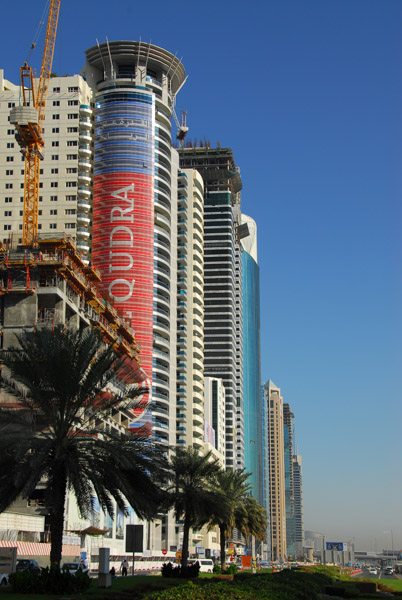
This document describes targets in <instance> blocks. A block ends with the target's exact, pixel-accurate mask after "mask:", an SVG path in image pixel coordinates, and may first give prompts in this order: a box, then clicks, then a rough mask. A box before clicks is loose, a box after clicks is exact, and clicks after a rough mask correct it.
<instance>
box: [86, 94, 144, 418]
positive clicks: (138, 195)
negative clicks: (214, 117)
mask: <svg viewBox="0 0 402 600" xmlns="http://www.w3.org/2000/svg"><path fill="white" fill-rule="evenodd" d="M154 126H155V105H154V98H153V96H152V94H151V93H147V92H145V91H144V92H139V91H138V92H137V91H134V90H133V89H132V88H112V89H110V90H104V91H103V92H100V93H99V94H98V95H97V102H96V108H95V177H94V199H93V229H92V244H93V253H92V261H93V265H94V266H95V267H96V268H97V269H99V270H100V272H101V276H102V290H103V292H106V293H107V294H108V295H109V296H110V297H111V298H112V299H113V301H114V305H115V307H116V308H117V309H120V310H122V311H123V314H124V316H125V317H126V318H127V319H129V320H130V322H131V326H132V328H133V329H134V331H135V335H136V340H137V343H138V344H139V346H140V349H141V353H140V358H141V366H142V368H143V370H144V371H145V372H146V374H147V375H148V378H149V383H150V386H151V376H152V337H153V336H152V333H153V322H152V317H153V262H154V184H153V175H154V148H155V143H154ZM144 400H145V401H143V402H142V403H141V408H138V409H135V410H134V414H133V423H132V426H133V427H137V428H140V427H141V428H144V427H145V428H148V429H150V423H151V417H150V412H149V410H148V409H147V406H148V400H149V399H148V398H145V399H144Z"/></svg>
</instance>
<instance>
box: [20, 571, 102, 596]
mask: <svg viewBox="0 0 402 600" xmlns="http://www.w3.org/2000/svg"><path fill="white" fill-rule="evenodd" d="M9 582H10V585H11V589H12V590H13V592H18V593H20V594H74V593H77V592H85V591H86V590H87V589H88V588H89V586H90V585H91V579H90V577H89V575H88V574H87V573H82V572H81V571H79V572H78V573H75V574H73V573H68V572H66V571H63V572H60V569H58V568H52V569H49V568H48V567H46V569H42V570H41V572H40V573H37V572H35V571H33V572H32V571H17V572H16V573H13V574H12V575H10V577H9Z"/></svg>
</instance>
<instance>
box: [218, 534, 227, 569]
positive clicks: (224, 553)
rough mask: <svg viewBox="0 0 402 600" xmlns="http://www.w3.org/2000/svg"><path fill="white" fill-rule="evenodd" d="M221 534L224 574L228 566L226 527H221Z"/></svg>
mask: <svg viewBox="0 0 402 600" xmlns="http://www.w3.org/2000/svg"><path fill="white" fill-rule="evenodd" d="M219 532H220V542H221V570H222V573H223V571H224V570H225V566H226V534H225V526H224V525H219Z"/></svg>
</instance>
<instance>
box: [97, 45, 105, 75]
mask: <svg viewBox="0 0 402 600" xmlns="http://www.w3.org/2000/svg"><path fill="white" fill-rule="evenodd" d="M96 43H97V45H98V50H99V55H100V57H101V61H102V64H103V78H104V79H106V65H105V61H104V60H103V55H102V51H101V49H100V45H99V42H98V38H96Z"/></svg>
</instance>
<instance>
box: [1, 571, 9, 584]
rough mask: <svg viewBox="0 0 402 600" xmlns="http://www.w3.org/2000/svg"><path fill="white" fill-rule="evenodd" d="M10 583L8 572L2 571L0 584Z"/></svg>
mask: <svg viewBox="0 0 402 600" xmlns="http://www.w3.org/2000/svg"><path fill="white" fill-rule="evenodd" d="M7 584H8V575H7V573H0V585H7Z"/></svg>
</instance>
